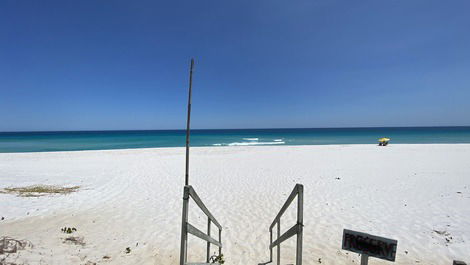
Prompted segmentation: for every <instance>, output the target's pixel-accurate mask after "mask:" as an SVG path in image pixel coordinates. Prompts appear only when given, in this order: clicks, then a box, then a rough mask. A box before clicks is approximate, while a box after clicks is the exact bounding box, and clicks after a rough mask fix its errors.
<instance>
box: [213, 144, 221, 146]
mask: <svg viewBox="0 0 470 265" xmlns="http://www.w3.org/2000/svg"><path fill="white" fill-rule="evenodd" d="M213 145H214V146H221V145H222V144H213Z"/></svg>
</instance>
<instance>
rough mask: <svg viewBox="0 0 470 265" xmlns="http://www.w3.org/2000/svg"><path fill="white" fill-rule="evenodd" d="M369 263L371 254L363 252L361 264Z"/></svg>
mask: <svg viewBox="0 0 470 265" xmlns="http://www.w3.org/2000/svg"><path fill="white" fill-rule="evenodd" d="M367 264H369V255H366V254H361V265H367Z"/></svg>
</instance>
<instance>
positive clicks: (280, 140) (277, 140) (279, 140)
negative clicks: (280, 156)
mask: <svg viewBox="0 0 470 265" xmlns="http://www.w3.org/2000/svg"><path fill="white" fill-rule="evenodd" d="M274 142H283V139H274Z"/></svg>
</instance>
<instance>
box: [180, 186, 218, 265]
mask: <svg viewBox="0 0 470 265" xmlns="http://www.w3.org/2000/svg"><path fill="white" fill-rule="evenodd" d="M189 198H192V199H193V201H194V202H195V203H196V205H197V206H199V209H201V210H202V211H203V212H204V214H205V215H206V216H207V234H206V233H204V232H202V231H201V230H199V229H197V228H196V227H194V226H193V225H191V224H190V223H189V222H188V212H189V207H188V206H189ZM182 219H183V220H182V222H181V249H180V265H203V264H211V263H210V257H211V255H210V249H211V244H214V245H216V246H218V247H219V255H220V254H221V253H222V239H221V237H222V226H221V225H220V224H219V222H217V220H216V219H215V217H214V216H213V215H212V214H211V212H209V210H208V209H207V207H206V206H205V205H204V203H203V202H202V200H201V199H200V198H199V196H198V195H197V193H196V191H195V190H194V188H193V187H191V186H190V185H187V186H185V187H184V192H183V218H182ZM211 223H214V225H215V226H217V228H218V229H219V240H215V239H214V238H212V237H211ZM188 234H192V235H194V236H196V237H199V238H200V239H202V240H205V241H206V242H207V257H206V263H189V262H187V257H188Z"/></svg>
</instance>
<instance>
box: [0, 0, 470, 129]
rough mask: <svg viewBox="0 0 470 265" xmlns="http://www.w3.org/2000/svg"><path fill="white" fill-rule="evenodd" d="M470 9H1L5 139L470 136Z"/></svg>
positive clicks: (266, 1)
mask: <svg viewBox="0 0 470 265" xmlns="http://www.w3.org/2000/svg"><path fill="white" fill-rule="evenodd" d="M469 12H470V1H468V0H455V1H442V0H439V1H436V0H412V1H410V0H403V1H402V0H396V1H395V0H394V1H380V0H373V1H335V0H327V1H326V0H299V1H285V0H247V1H245V0H237V1H220V0H213V1H207V0H197V1H195V0H190V1H155V0H151V1H129V0H126V1H96V0H92V1H87V0H80V1H64V0H57V1H49V0H41V1H37V0H29V1H27V0H21V1H19V0H2V1H1V2H0V131H17V130H100V129H108V130H109V129H178V128H184V126H185V115H186V114H185V111H186V100H187V84H188V66H189V59H190V57H194V58H195V60H196V70H195V76H194V95H193V120H192V124H193V128H273V127H362V126H413V125H429V126H440V125H470V15H469Z"/></svg>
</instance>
